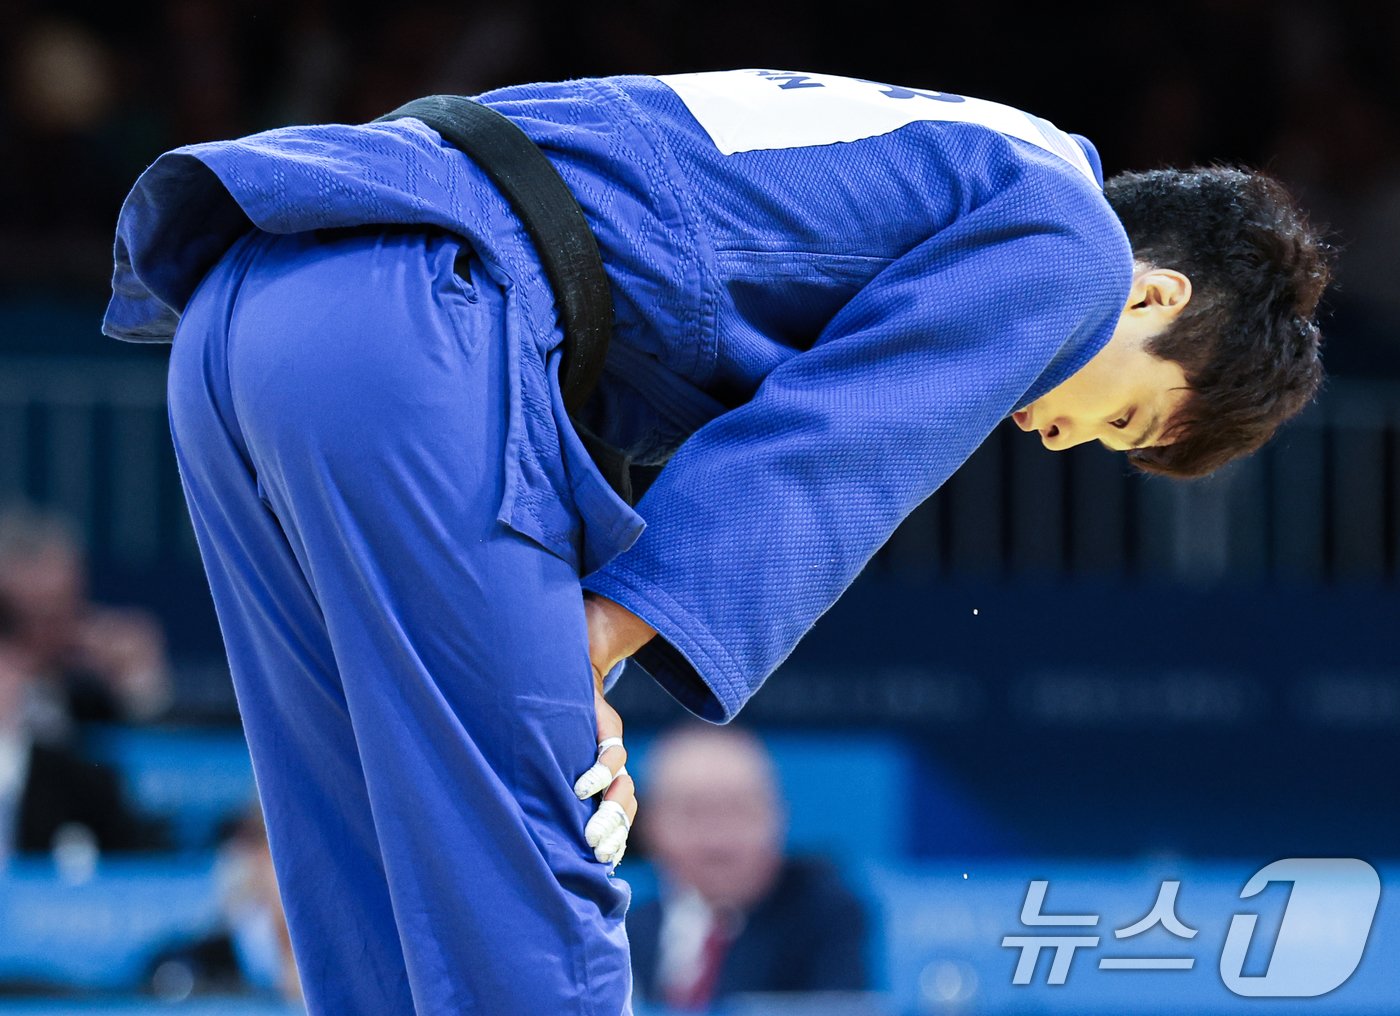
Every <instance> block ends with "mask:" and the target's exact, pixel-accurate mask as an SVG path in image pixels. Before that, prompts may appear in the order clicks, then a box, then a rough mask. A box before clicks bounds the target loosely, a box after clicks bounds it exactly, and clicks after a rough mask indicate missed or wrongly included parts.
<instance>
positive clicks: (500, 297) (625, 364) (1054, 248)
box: [104, 70, 1328, 1016]
mask: <svg viewBox="0 0 1400 1016" xmlns="http://www.w3.org/2000/svg"><path fill="white" fill-rule="evenodd" d="M475 99H476V100H477V102H479V103H480V104H482V105H484V106H485V107H487V108H488V109H489V110H491V111H494V112H495V113H499V114H501V115H502V116H503V117H505V118H506V119H507V120H508V121H510V123H511V124H512V125H513V126H514V127H515V128H518V129H519V130H520V131H521V132H523V135H524V136H525V137H526V138H528V140H529V142H530V143H532V145H533V146H534V147H535V148H538V150H539V151H540V152H542V153H543V154H544V155H545V156H546V157H547V159H548V162H549V163H550V164H551V166H552V167H553V169H552V170H551V172H557V174H558V176H559V178H560V179H562V181H563V182H564V183H565V184H567V192H568V193H569V194H570V195H572V199H573V201H576V202H577V206H578V208H579V209H581V211H582V213H583V219H584V220H586V223H587V227H588V230H589V231H590V232H591V234H592V237H593V239H594V240H596V245H597V250H598V251H599V253H600V256H601V261H602V264H603V266H604V269H605V271H606V282H607V288H608V291H609V293H610V300H611V307H610V312H611V339H610V342H609V344H608V346H607V350H606V359H605V362H604V363H603V364H602V368H601V375H600V376H599V378H598V380H597V383H596V385H594V386H593V387H592V388H591V390H590V391H589V392H588V397H587V399H586V400H585V401H584V402H583V403H582V404H581V405H580V406H579V407H578V408H577V411H572V410H571V409H570V408H569V407H567V406H566V404H565V399H564V394H563V390H562V387H561V385H562V382H561V373H562V372H563V369H564V367H565V366H566V360H565V354H566V343H565V341H564V339H565V336H564V333H563V328H562V325H561V311H560V300H559V294H558V292H556V290H555V288H552V284H551V279H550V277H548V276H547V274H546V271H545V269H544V267H542V265H543V264H544V262H545V261H546V258H545V257H544V255H543V254H542V252H541V251H540V250H538V249H537V248H536V247H535V245H534V242H533V240H532V239H531V235H530V234H529V233H527V231H526V230H525V229H524V228H523V226H522V219H521V217H520V215H519V214H517V211H516V209H515V206H514V205H512V204H511V202H510V201H509V200H508V199H507V198H506V197H505V196H504V195H503V193H502V191H501V190H500V188H499V187H498V185H497V184H496V183H493V182H492V181H493V177H492V176H491V175H490V174H489V172H488V170H489V168H490V167H489V166H484V165H483V163H482V161H480V160H474V159H473V158H471V157H468V155H466V154H465V153H464V151H463V150H462V149H461V148H460V147H459V146H457V145H454V144H453V143H451V142H449V141H448V140H446V139H445V138H444V137H443V136H442V135H441V134H440V133H439V132H438V131H435V130H433V129H431V128H430V127H428V126H427V125H426V124H425V123H424V122H422V121H421V120H418V119H414V118H412V117H408V118H399V119H394V120H388V121H384V122H375V123H371V124H362V125H312V126H296V127H286V128H280V129H276V130H271V131H268V132H265V133H261V134H257V135H254V136H251V137H247V138H242V139H238V140H231V141H222V142H214V143H208V144H200V145H193V146H189V147H185V148H181V149H177V150H175V151H172V152H169V153H166V154H165V155H163V156H161V157H160V158H159V159H158V160H156V161H155V162H154V163H153V164H152V165H151V166H150V167H149V168H148V169H147V170H146V171H145V172H144V173H143V174H142V175H141V176H140V178H139V179H138V180H137V181H136V183H135V185H134V187H133V189H132V191H131V193H130V195H129V197H128V199H127V201H126V203H125V205H124V207H123V209H122V213H121V216H120V220H119V223H118V228H117V240H116V250H115V255H116V269H115V274H114V279H113V297H112V300H111V303H110V306H109V308H108V311H107V314H106V317H105V319H104V331H105V332H106V334H108V335H110V336H112V337H115V338H118V339H123V340H130V341H139V342H172V343H173V345H172V347H171V356H170V368H169V415H170V425H171V431H172V437H173V441H174V447H175V451H176V455H177V461H178V464H179V469H180V475H181V481H182V484H183V488H184V492H185V495H186V499H187V503H188V507H189V511H190V516H191V519H192V522H193V525H194V529H195V533H196V536H197V538H198V542H199V548H200V551H201V555H202V559H203V562H204V565H205V569H206V572H207V575H208V579H209V585H210V589H211V592H212V595H213V600H214V604H215V608H216V611H217V614H218V617H219V622H220V626H221V630H222V635H223V639H224V643H225V648H226V651H227V655H228V661H229V666H230V670H231V672H232V676H233V680H234V684H235V688H236V691H237V695H238V701H239V704H240V709H241V713H242V717H243V722H244V727H245V731H246V734H247V738H248V744H249V748H250V751H251V754H252V758H253V763H254V771H255V774H256V778H257V784H258V790H259V794H260V797H261V801H262V804H263V807H264V810H265V814H266V818H267V826H268V832H269V838H270V843H271V848H272V854H273V858H274V861H275V864H276V869H277V873H278V877H279V881H280V885H281V891H282V893H283V895H284V897H285V904H286V912H287V917H288V922H289V927H290V931H291V937H292V941H293V943H294V948H295V953H296V957H297V963H298V966H299V969H300V972H301V975H302V978H303V982H304V987H305V992H306V998H307V1003H308V1007H309V1010H310V1012H311V1013H313V1014H317V1016H322V1014H334V1016H356V1014H366V1016H369V1014H374V1016H406V1014H410V1013H417V1014H419V1016H428V1014H432V1016H445V1014H448V1013H453V1014H458V1013H469V1012H470V1013H485V1014H492V1016H496V1014H510V1016H516V1014H521V1016H524V1014H529V1016H534V1014H546V1013H547V1014H563V1013H570V1014H581V1016H583V1014H586V1016H616V1014H618V1013H624V1012H629V1011H630V1004H631V1003H630V975H629V970H628V962H627V948H626V939H625V932H624V923H623V917H624V913H625V911H626V908H627V903H628V899H629V889H628V887H627V886H626V883H625V882H623V881H622V880H620V879H618V878H616V877H614V875H613V871H612V869H613V867H614V866H615V865H616V863H617V861H618V860H619V859H620V858H621V856H622V853H623V851H624V849H625V845H626V836H627V830H628V828H629V827H630V823H631V819H632V817H633V815H634V814H635V810H636V800H635V792H634V788H633V784H632V782H631V779H630V777H628V776H627V775H626V773H625V766H624V763H625V759H626V750H625V747H624V746H623V745H622V744H621V732H622V723H621V719H620V718H619V717H618V716H617V714H616V712H615V711H614V710H613V709H612V707H611V706H610V705H609V704H608V703H607V701H606V699H605V697H604V696H605V692H606V691H607V690H608V689H610V688H611V686H612V682H614V681H616V680H617V678H618V675H619V673H620V671H621V669H622V666H623V663H624V661H626V660H627V659H629V658H630V659H631V660H633V661H635V663H636V664H638V665H639V666H640V667H641V668H643V669H645V670H646V671H647V672H648V673H649V674H650V675H651V677H652V678H654V679H655V680H657V681H658V682H660V683H661V684H662V685H663V686H664V687H665V688H666V689H667V690H668V691H669V692H670V693H671V694H672V695H674V696H675V698H676V699H677V700H679V702H681V703H682V704H683V705H684V706H686V707H687V708H688V709H690V710H691V711H693V712H694V713H696V714H697V715H699V716H701V717H703V718H705V719H708V720H711V721H715V722H724V721H727V720H729V719H730V718H732V717H733V716H734V715H735V714H736V713H737V712H738V711H739V710H740V708H741V707H742V706H743V705H744V703H745V702H746V701H747V700H748V699H749V697H750V696H752V695H753V694H754V693H755V692H756V691H757V690H758V688H759V687H760V686H761V685H762V683H763V681H764V680H765V679H766V678H767V677H768V675H769V674H771V673H772V672H773V670H774V669H775V668H776V667H777V666H778V664H779V663H780V662H781V661H782V660H783V659H784V658H785V657H786V656H787V655H788V653H789V652H790V651H791V650H792V648H793V647H794V645H795V644H796V643H797V642H798V640H799V639H800V638H801V637H802V636H803V634H804V633H805V632H806V631H807V630H808V629H809V628H810V627H811V625H812V624H813V623H814V621H815V620H816V619H817V618H818V617H819V616H820V615H821V614H822V613H823V612H824V611H825V610H826V609H827V608H828V607H830V606H831V604H832V603H833V602H834V601H835V600H836V599H837V598H838V597H839V596H840V594H841V593H842V591H843V590H845V589H846V587H847V586H848V585H849V584H850V583H851V581H852V580H853V579H854V578H855V576H856V575H857V573H859V571H860V570H861V568H862V567H863V566H864V564H865V563H866V561H867V560H868V559H869V558H870V557H871V555H872V554H873V553H874V552H875V551H876V550H877V549H878V548H879V547H880V546H881V544H882V543H883V542H884V541H885V540H886V539H887V538H888V537H889V535H890V534H891V532H892V531H893V530H894V529H895V527H896V526H898V524H899V523H900V521H901V520H902V519H903V518H904V517H905V516H906V515H907V514H908V513H909V512H910V511H912V510H913V509H914V508H915V507H916V506H917V505H918V504H919V503H920V502H922V501H923V500H925V499H926V498H928V497H929V496H930V495H931V494H932V493H933V492H934V491H936V490H937V489H938V488H939V486H940V485H941V484H942V483H943V482H944V480H945V479H946V478H947V477H948V476H949V475H950V474H951V473H952V472H953V471H954V470H956V469H957V468H958V466H959V465H960V464H961V463H962V462H963V461H964V460H965V459H966V458H967V456H968V455H969V454H971V452H972V451H973V450H974V449H975V448H976V447H977V446H978V445H979V444H980V443H981V442H982V441H983V439H984V438H986V436H987V435H988V434H989V433H990V432H991V431H992V429H993V428H994V427H996V426H997V425H998V424H999V423H1000V422H1001V421H1003V420H1005V419H1007V418H1008V417H1011V418H1013V419H1014V421H1015V422H1016V424H1017V425H1019V426H1020V427H1021V428H1022V429H1024V430H1026V431H1028V432H1035V433H1037V434H1038V435H1039V438H1040V440H1041V441H1042V442H1043V443H1044V444H1045V445H1046V446H1047V447H1048V448H1051V449H1061V448H1065V447H1068V446H1070V445H1073V444H1077V443H1080V442H1083V441H1093V440H1097V441H1100V442H1102V443H1103V444H1105V445H1107V446H1108V447H1109V448H1112V449H1117V450H1122V451H1125V452H1126V453H1127V455H1128V458H1129V460H1130V461H1132V462H1133V463H1134V464H1135V465H1137V466H1138V467H1140V468H1143V469H1147V470H1152V471H1155V472H1159V473H1163V474H1167V475H1176V476H1194V475H1201V474H1203V473H1207V472H1210V471H1212V470H1214V469H1216V468H1218V467H1219V466H1220V465H1222V464H1224V463H1225V462H1227V461H1229V460H1231V459H1232V458H1235V457H1237V456H1239V455H1243V454H1247V453H1249V452H1251V451H1253V450H1254V449H1256V448H1258V447H1259V446H1260V445H1261V444H1263V443H1264V442H1265V441H1267V440H1268V438H1269V437H1270V435H1272V434H1273V433H1274V432H1275V430H1276V429H1277V428H1278V426H1279V425H1280V424H1282V423H1283V422H1284V421H1285V420H1287V419H1288V418H1289V417H1291V416H1292V415H1293V414H1295V413H1296V412H1297V411H1298V410H1299V409H1301V408H1302V407H1303V406H1304V405H1305V404H1306V403H1307V402H1308V401H1309V400H1310V399H1311V398H1312V396H1313V394H1314V392H1315V390H1316V389H1317V387H1318V384H1319V382H1320V379H1321V361H1320V357H1319V341H1320V337H1319V332H1318V328H1317V325H1316V322H1315V311H1316V307H1317V303H1318V300H1319V298H1320V296H1321V294H1322V292H1323V290H1324V288H1325V286H1326V284H1327V281H1328V256H1327V249H1326V245H1325V244H1324V243H1323V242H1322V241H1321V240H1320V239H1319V238H1318V236H1317V235H1316V234H1315V232H1314V231H1313V230H1312V228H1311V227H1310V226H1309V225H1308V223H1307V221H1306V219H1305V217H1304V216H1303V214H1302V213H1301V211H1299V209H1298V208H1297V207H1296V206H1295V204H1294V203H1293V202H1292V199H1291V198H1290V196H1289V195H1288V193H1287V192H1286V191H1285V190H1284V189H1283V188H1282V187H1281V186H1280V185H1279V184H1278V183H1277V182H1276V181H1274V180H1272V179H1270V178H1268V177H1266V176H1264V175H1262V174H1259V173H1254V172H1251V171H1248V170H1243V169H1231V168H1223V167H1216V168H1201V169H1191V170H1182V171H1177V170H1157V171H1152V172H1147V173H1135V174H1122V175H1119V176H1116V177H1114V178H1113V179H1111V180H1109V181H1108V183H1107V185H1106V186H1105V183H1104V179H1103V170H1102V165H1101V161H1100V158H1099V154H1098V152H1097V151H1096V149H1095V148H1094V146H1093V145H1092V144H1091V143H1090V142H1089V141H1088V140H1087V139H1085V138H1083V137H1081V136H1078V135H1074V134H1069V133H1066V132H1064V131H1062V130H1060V129H1059V128H1058V127H1056V126H1054V125H1052V124H1050V123H1049V122H1047V121H1045V120H1043V119H1041V118H1039V117H1036V116H1034V115H1031V114H1028V113H1025V112H1022V111H1020V110H1017V109H1014V108H1011V107H1009V106H1005V105H1000V104H997V103H993V102H986V101H982V100H979V99H976V98H972V97H968V96H961V95H955V94H952V93H946V92H938V91H931V90H927V89H919V88H905V87H899V86H894V85H888V84H882V83H878V82H872V81H865V80H859V79H854V78H843V77H837V76H832V75H824V74H808V73H796V72H780V71H771V70H735V71H722V72H713V73H695V74H677V75H667V76H660V77H650V76H628V77H617V78H605V79H589V80H574V81H565V82H554V83H537V84H529V85H523V86H518V87H511V88H505V89H501V90H497V91H492V92H489V93H487V94H484V95H481V96H476V97H475ZM530 150H531V151H533V150H534V149H533V148H531V149H530ZM547 253H549V252H548V251H546V252H544V254H547ZM568 369H569V370H572V369H573V368H572V367H569V368H568ZM585 435H588V436H590V440H591V441H592V443H590V444H588V445H586V444H585V440H584V438H585ZM594 447H603V448H607V449H611V450H612V452H613V453H615V456H616V461H620V462H621V463H622V465H623V467H624V472H625V476H624V479H625V478H627V477H637V478H641V477H643V476H645V477H646V482H647V484H648V485H647V486H646V487H645V491H644V493H642V496H641V497H640V498H639V499H637V500H636V501H635V504H633V503H630V500H631V499H630V498H629V496H628V493H629V492H628V490H627V487H626V485H625V484H619V483H618V482H617V480H616V471H615V466H616V461H615V462H614V468H613V470H612V471H609V470H605V469H604V468H603V467H602V465H601V464H600V459H599V457H598V454H597V453H594V452H593V451H592V449H593V448H594ZM641 486H642V482H641V480H640V479H639V481H638V487H639V488H640V487H641ZM598 795H601V797H602V800H601V801H600V802H599V803H597V804H596V805H595V803H594V801H593V798H594V797H596V796H598Z"/></svg>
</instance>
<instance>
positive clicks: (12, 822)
mask: <svg viewBox="0 0 1400 1016" xmlns="http://www.w3.org/2000/svg"><path fill="white" fill-rule="evenodd" d="M13 628H14V625H13V621H12V620H11V619H8V618H6V617H5V616H3V615H2V614H0V865H3V864H4V862H5V861H6V860H7V859H8V858H9V857H10V856H11V855H13V854H27V853H47V852H49V851H50V850H54V849H55V848H56V847H61V846H63V845H65V844H67V845H70V846H71V845H74V844H75V843H76V844H78V845H80V846H81V845H87V846H88V848H89V849H91V848H95V849H96V850H98V851H122V850H143V849H153V848H156V847H158V846H160V845H161V842H160V837H159V836H158V834H157V831H156V828H155V827H154V826H148V825H147V824H146V823H144V822H143V821H142V820H141V819H140V818H139V817H138V816H137V815H136V813H135V812H134V811H132V810H131V809H129V808H128V807H127V804H126V802H125V800H124V798H123V796H122V792H121V785H120V782H119V780H118V777H117V774H115V773H113V772H112V771H111V770H109V769H105V768H103V767H101V766H97V765H94V764H92V763H90V762H88V761H87V760H85V759H83V758H80V757H79V756H78V755H77V754H75V753H74V752H73V751H71V750H70V749H69V748H67V747H65V746H63V745H58V744H47V743H45V742H43V741H42V740H39V739H37V738H35V737H34V736H33V734H32V732H31V731H30V729H29V726H28V723H27V711H26V709H25V696H26V691H27V689H28V688H29V686H30V685H31V684H32V682H33V678H32V677H31V676H30V674H31V666H32V659H31V657H30V656H29V654H28V653H26V652H25V651H24V650H23V649H22V648H21V647H20V646H19V644H18V643H16V642H15V641H14V639H13Z"/></svg>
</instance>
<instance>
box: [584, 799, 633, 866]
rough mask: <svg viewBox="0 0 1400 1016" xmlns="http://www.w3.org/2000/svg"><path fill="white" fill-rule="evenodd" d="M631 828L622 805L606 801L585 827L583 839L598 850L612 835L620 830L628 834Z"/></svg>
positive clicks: (599, 806)
mask: <svg viewBox="0 0 1400 1016" xmlns="http://www.w3.org/2000/svg"><path fill="white" fill-rule="evenodd" d="M629 826H630V824H629V822H628V819H627V812H626V811H624V810H623V808H622V805H620V804H618V803H617V802H616V801H604V802H603V803H602V804H600V805H598V810H597V811H596V812H594V813H593V817H592V818H590V819H589V820H588V824H587V825H586V826H584V827H583V838H584V839H585V840H586V841H587V842H588V845H589V846H590V847H594V848H597V846H598V845H599V844H600V843H602V842H603V840H604V839H606V838H607V837H608V836H610V835H612V833H614V832H615V831H617V830H618V829H621V830H623V831H624V832H626V831H627V830H628V829H629ZM599 860H602V858H599Z"/></svg>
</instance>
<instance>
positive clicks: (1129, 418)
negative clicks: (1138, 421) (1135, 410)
mask: <svg viewBox="0 0 1400 1016" xmlns="http://www.w3.org/2000/svg"><path fill="white" fill-rule="evenodd" d="M1132 422H1133V414H1132V413H1127V414H1125V415H1123V416H1121V417H1119V418H1118V419H1117V420H1114V421H1113V422H1112V423H1111V424H1109V426H1110V427H1117V428H1118V429H1119V430H1122V429H1123V428H1124V427H1126V426H1127V425H1128V424H1130V423H1132Z"/></svg>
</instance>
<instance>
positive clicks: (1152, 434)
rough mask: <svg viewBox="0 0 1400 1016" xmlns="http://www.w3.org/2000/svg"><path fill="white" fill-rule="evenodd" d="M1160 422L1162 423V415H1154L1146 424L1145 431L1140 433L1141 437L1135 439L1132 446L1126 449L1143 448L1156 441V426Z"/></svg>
mask: <svg viewBox="0 0 1400 1016" xmlns="http://www.w3.org/2000/svg"><path fill="white" fill-rule="evenodd" d="M1161 421H1162V414H1161V413H1157V414H1155V415H1154V416H1153V417H1152V419H1151V420H1149V421H1148V422H1147V429H1146V430H1144V431H1143V432H1142V437H1140V438H1138V439H1137V440H1136V441H1134V442H1133V443H1132V444H1130V445H1128V447H1129V448H1141V447H1143V445H1145V444H1147V443H1148V442H1149V441H1154V440H1156V439H1157V436H1158V435H1157V424H1159V423H1160V422H1161Z"/></svg>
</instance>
